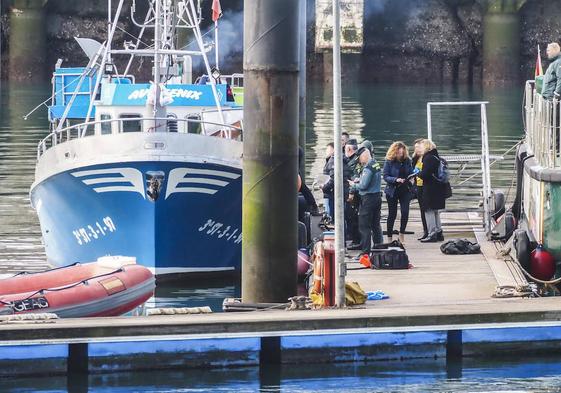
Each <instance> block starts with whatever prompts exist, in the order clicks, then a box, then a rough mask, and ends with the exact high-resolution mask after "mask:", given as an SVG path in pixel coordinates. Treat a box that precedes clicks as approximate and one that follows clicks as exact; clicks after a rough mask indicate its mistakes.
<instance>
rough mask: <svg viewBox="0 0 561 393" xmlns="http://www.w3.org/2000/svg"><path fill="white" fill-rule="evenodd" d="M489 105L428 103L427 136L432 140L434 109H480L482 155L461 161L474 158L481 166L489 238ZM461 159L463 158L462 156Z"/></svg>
mask: <svg viewBox="0 0 561 393" xmlns="http://www.w3.org/2000/svg"><path fill="white" fill-rule="evenodd" d="M487 104H489V102H488V101H444V102H427V134H428V139H431V140H432V137H433V132H432V109H433V107H465V106H471V107H473V106H475V107H479V108H480V119H481V155H479V156H477V157H469V156H465V155H463V156H465V157H462V158H460V159H464V160H467V161H472V160H473V158H475V160H478V161H479V162H480V165H481V178H482V185H481V187H482V194H483V225H484V228H485V233H486V234H487V236H488V237H489V236H490V235H491V228H492V219H491V216H492V212H491V199H492V189H491V164H490V159H491V155H490V152H489V131H488V125H487ZM460 157H461V156H460ZM458 158H459V157H454V156H450V157H448V160H449V161H452V160H456V159H458Z"/></svg>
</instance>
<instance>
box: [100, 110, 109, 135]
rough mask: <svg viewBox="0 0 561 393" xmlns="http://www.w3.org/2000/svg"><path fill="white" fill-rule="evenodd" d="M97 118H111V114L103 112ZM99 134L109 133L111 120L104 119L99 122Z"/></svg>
mask: <svg viewBox="0 0 561 393" xmlns="http://www.w3.org/2000/svg"><path fill="white" fill-rule="evenodd" d="M99 120H102V121H103V120H111V115H108V114H107V113H103V114H101V115H100V116H99ZM100 129H101V135H107V134H111V122H110V121H106V122H103V123H101V124H100Z"/></svg>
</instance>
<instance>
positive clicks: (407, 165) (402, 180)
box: [384, 141, 413, 243]
mask: <svg viewBox="0 0 561 393" xmlns="http://www.w3.org/2000/svg"><path fill="white" fill-rule="evenodd" d="M412 173H413V165H412V164H411V159H410V158H409V153H408V152H407V146H406V145H405V143H403V142H399V141H398V142H394V143H392V144H391V146H390V148H389V149H388V152H387V153H386V162H385V163H384V180H385V181H386V189H385V193H386V201H387V202H388V219H387V236H388V241H390V242H391V241H392V239H393V226H394V223H395V219H396V218H397V204H398V203H399V207H400V210H401V222H400V226H399V240H400V241H401V242H402V243H403V242H404V240H405V229H406V228H407V222H408V221H409V204H410V203H411V197H412V193H411V183H410V182H409V180H408V178H409V176H410V175H411V174H412Z"/></svg>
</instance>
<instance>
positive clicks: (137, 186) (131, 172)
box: [72, 168, 146, 198]
mask: <svg viewBox="0 0 561 393" xmlns="http://www.w3.org/2000/svg"><path fill="white" fill-rule="evenodd" d="M115 174H118V175H121V176H120V177H103V176H102V177H94V178H88V179H82V183H84V184H85V185H88V186H89V185H93V184H111V183H125V184H127V183H128V185H122V186H106V187H95V188H94V191H95V192H97V193H102V192H138V193H139V194H140V195H142V197H143V198H146V196H145V195H144V181H143V179H142V173H141V172H140V171H139V170H138V169H135V168H106V169H93V170H89V171H78V172H72V176H74V177H77V178H83V177H88V176H99V175H115Z"/></svg>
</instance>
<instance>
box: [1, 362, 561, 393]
mask: <svg viewBox="0 0 561 393" xmlns="http://www.w3.org/2000/svg"><path fill="white" fill-rule="evenodd" d="M560 367H561V362H560V361H559V360H558V359H548V358H546V359H540V360H512V361H500V362H499V361H489V360H487V361H486V360H478V361H470V360H464V361H463V362H462V363H460V364H448V365H447V364H446V363H445V361H443V360H415V361H403V362H376V363H361V364H337V365H314V364H310V365H306V366H301V365H300V366H288V365H286V366H281V367H273V368H265V369H261V370H259V369H257V368H236V369H227V370H226V369H225V370H192V371H166V372H160V371H150V372H149V373H147V372H145V373H120V374H108V375H90V376H75V377H72V378H68V379H67V378H66V377H64V376H61V377H50V378H25V379H11V378H10V379H4V380H2V379H0V391H2V392H10V393H16V392H17V393H20V392H42V393H45V392H53V393H54V392H66V391H68V392H80V393H82V392H88V391H90V392H108V393H109V392H234V391H235V392H239V393H245V392H267V393H269V392H270V393H273V392H299V393H305V392H325V393H335V392H351V393H352V392H395V393H397V392H405V393H421V392H428V393H432V392H486V393H490V392H493V393H507V392H508V393H518V392H520V393H522V392H528V393H530V392H558V391H560V390H561V377H560V376H559V369H560Z"/></svg>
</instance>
